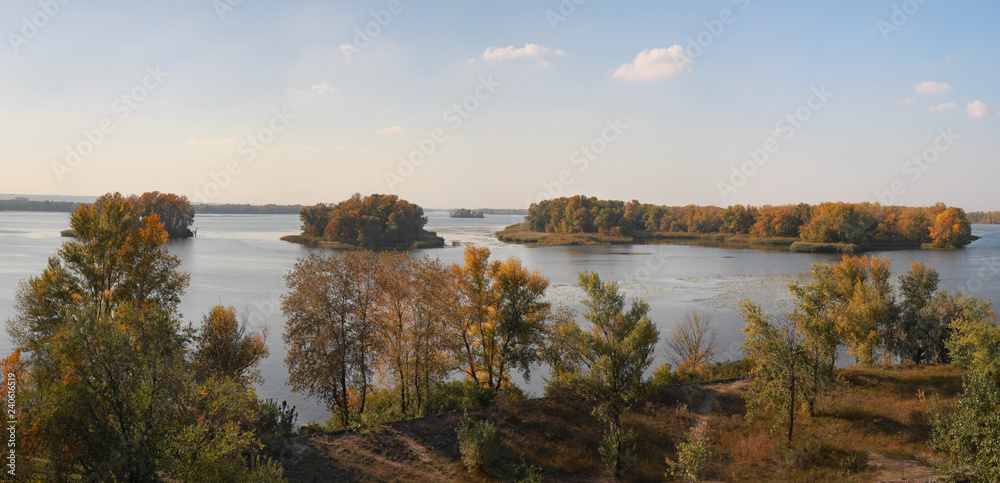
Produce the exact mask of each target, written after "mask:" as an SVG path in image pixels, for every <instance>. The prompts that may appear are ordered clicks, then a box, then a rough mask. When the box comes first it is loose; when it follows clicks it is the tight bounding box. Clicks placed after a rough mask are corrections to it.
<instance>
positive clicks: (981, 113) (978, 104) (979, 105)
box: [965, 101, 990, 118]
mask: <svg viewBox="0 0 1000 483" xmlns="http://www.w3.org/2000/svg"><path fill="white" fill-rule="evenodd" d="M965 113H966V114H967V115H968V116H969V117H976V118H979V117H986V116H988V115H989V114H990V108H989V107H987V106H986V104H984V103H983V101H972V102H969V103H966V108H965Z"/></svg>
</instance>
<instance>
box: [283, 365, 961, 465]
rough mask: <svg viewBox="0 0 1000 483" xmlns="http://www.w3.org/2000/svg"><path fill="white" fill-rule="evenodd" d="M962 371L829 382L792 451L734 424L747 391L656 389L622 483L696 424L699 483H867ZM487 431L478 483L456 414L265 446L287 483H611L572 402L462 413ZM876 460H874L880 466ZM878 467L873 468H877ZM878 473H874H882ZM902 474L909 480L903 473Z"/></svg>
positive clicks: (595, 435) (912, 449)
mask: <svg viewBox="0 0 1000 483" xmlns="http://www.w3.org/2000/svg"><path fill="white" fill-rule="evenodd" d="M962 374H963V371H962V370H961V369H958V368H956V367H952V366H926V367H924V366H884V367H882V366H880V367H869V368H849V369H844V370H841V371H839V376H840V377H841V379H842V380H843V384H842V385H841V386H839V387H838V388H836V389H835V391H834V392H833V393H832V395H831V396H830V397H827V398H826V399H823V400H822V401H820V402H819V404H818V406H817V412H816V415H815V416H813V417H808V416H805V415H801V416H800V417H798V418H797V419H796V426H795V435H794V442H793V444H792V447H791V448H788V447H786V445H785V444H784V443H783V438H782V436H783V434H784V433H783V432H780V431H779V432H774V431H772V421H771V420H768V419H766V418H765V419H761V420H758V421H757V422H755V423H754V424H753V425H749V424H747V422H746V419H745V418H744V416H743V415H744V412H745V406H744V403H743V399H742V392H743V391H744V390H745V387H746V383H745V381H737V382H734V383H714V384H700V385H697V384H695V385H673V386H666V387H662V388H660V389H659V390H657V391H656V392H655V394H653V395H651V396H650V397H648V398H646V399H645V400H643V401H641V402H639V403H638V404H636V405H635V406H634V407H633V408H632V412H631V413H630V414H629V415H628V417H627V419H626V420H627V423H628V424H629V425H631V427H632V428H633V429H634V430H635V432H636V436H637V442H638V449H637V453H638V454H637V458H636V464H635V468H634V469H632V470H631V471H630V472H629V473H628V474H626V475H625V478H623V480H625V481H663V474H664V473H665V472H666V471H667V467H666V462H665V458H667V457H670V458H672V459H673V458H675V457H676V453H675V445H676V444H677V443H678V442H679V441H680V440H681V439H683V438H684V433H685V432H686V431H687V430H688V429H689V428H691V426H692V425H693V424H695V422H696V421H698V420H699V419H702V418H703V419H705V420H706V421H707V422H708V425H709V426H708V427H709V433H708V434H709V438H710V447H709V449H710V452H711V459H710V461H709V464H708V467H707V470H706V473H705V474H704V475H703V476H704V477H705V478H706V479H708V480H723V481H872V480H873V479H874V478H875V477H876V469H875V468H874V467H873V466H872V465H873V464H876V463H879V462H880V461H885V460H888V461H891V462H894V463H893V464H895V463H898V462H902V461H908V462H911V463H912V464H911V466H913V465H920V462H926V461H927V460H928V459H929V458H930V457H931V449H930V448H929V446H928V445H927V438H928V433H927V427H926V424H925V423H926V418H927V413H926V409H925V404H924V403H923V402H921V401H920V400H919V399H918V398H917V392H918V391H923V393H924V394H926V395H927V396H931V395H932V394H937V395H939V396H940V397H941V398H942V399H943V400H949V399H951V398H953V397H954V396H955V394H956V393H957V392H959V391H960V390H961V376H962ZM470 415H474V416H476V417H478V418H489V419H491V420H492V421H494V422H495V423H496V424H497V428H498V437H499V441H500V445H501V450H500V458H499V459H498V460H497V461H496V463H495V464H493V465H492V466H491V467H490V468H487V469H486V470H485V471H484V472H483V473H477V474H470V473H468V472H467V471H466V470H465V468H464V467H463V466H462V464H461V460H460V457H459V453H458V441H457V438H456V436H455V426H456V425H457V424H458V421H459V419H460V418H461V417H462V414H461V413H451V414H444V415H441V416H434V417H429V418H421V419H415V420H409V421H400V422H397V423H392V424H389V425H386V426H385V427H384V428H383V429H382V430H380V431H377V432H370V433H364V434H357V433H336V434H333V433H327V434H319V435H314V436H311V437H307V438H295V439H294V440H289V441H286V442H283V443H280V444H276V445H271V447H270V448H269V453H271V454H273V455H283V458H282V460H283V461H284V462H285V467H286V472H287V475H288V476H289V478H290V479H291V480H292V481H405V480H409V481H517V480H519V479H521V478H523V477H524V476H525V475H526V468H528V467H533V468H534V469H535V471H536V472H537V473H540V474H541V475H542V477H543V478H544V479H545V481H570V482H572V481H580V482H582V481H611V478H610V477H609V476H608V475H606V474H605V472H604V467H603V464H602V462H601V459H600V456H599V455H598V452H597V448H598V444H599V442H600V439H601V436H602V431H603V426H602V425H601V423H600V422H599V421H597V420H596V419H595V418H594V417H593V416H592V415H591V414H590V406H589V404H588V403H587V402H586V401H584V400H582V399H579V398H574V397H551V398H540V399H532V400H527V401H521V402H514V403H506V404H503V405H502V406H500V407H497V408H491V409H483V410H479V411H477V412H470ZM875 453H878V455H882V456H885V458H882V456H877V455H875ZM879 464H881V463H879ZM883 466H884V465H883ZM908 471H911V470H908Z"/></svg>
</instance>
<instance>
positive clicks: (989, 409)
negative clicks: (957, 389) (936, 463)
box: [931, 371, 1000, 481]
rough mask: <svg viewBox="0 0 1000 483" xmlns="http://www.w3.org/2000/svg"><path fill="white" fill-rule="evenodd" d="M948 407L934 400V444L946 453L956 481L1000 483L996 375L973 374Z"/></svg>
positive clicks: (948, 470) (999, 397) (946, 467)
mask: <svg viewBox="0 0 1000 483" xmlns="http://www.w3.org/2000/svg"><path fill="white" fill-rule="evenodd" d="M962 389H963V392H962V394H960V395H959V396H958V399H957V400H956V401H955V402H954V403H952V404H948V405H944V404H941V403H939V402H936V401H932V407H933V409H932V410H931V445H932V446H933V447H934V448H935V449H937V450H938V451H941V452H943V453H945V456H946V461H945V464H944V465H943V466H942V470H943V471H944V473H945V474H947V475H949V476H950V477H951V479H952V480H953V481H1000V412H997V410H996V408H997V407H998V406H1000V387H998V386H997V379H996V377H995V376H992V375H988V374H983V373H981V372H976V371H973V372H970V373H969V374H967V375H966V376H965V378H964V379H963V381H962Z"/></svg>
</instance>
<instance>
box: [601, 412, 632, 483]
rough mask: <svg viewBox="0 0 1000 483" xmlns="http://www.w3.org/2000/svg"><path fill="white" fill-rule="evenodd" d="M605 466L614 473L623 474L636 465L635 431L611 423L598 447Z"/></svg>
mask: <svg viewBox="0 0 1000 483" xmlns="http://www.w3.org/2000/svg"><path fill="white" fill-rule="evenodd" d="M597 452H598V453H600V454H601V459H602V460H604V466H605V467H606V468H607V469H608V471H610V472H611V473H612V474H614V475H621V474H622V473H625V472H626V471H628V470H629V469H631V468H632V467H633V466H634V465H635V432H634V431H632V429H631V428H628V429H626V428H623V427H622V426H621V425H620V424H610V425H609V427H608V430H607V431H606V432H605V433H604V438H602V439H601V446H600V447H599V448H598V449H597Z"/></svg>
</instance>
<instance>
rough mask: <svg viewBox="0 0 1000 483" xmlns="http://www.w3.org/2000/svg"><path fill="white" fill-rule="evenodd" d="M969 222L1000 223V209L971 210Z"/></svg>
mask: <svg viewBox="0 0 1000 483" xmlns="http://www.w3.org/2000/svg"><path fill="white" fill-rule="evenodd" d="M969 223H981V224H984V225H1000V211H970V212H969Z"/></svg>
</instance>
